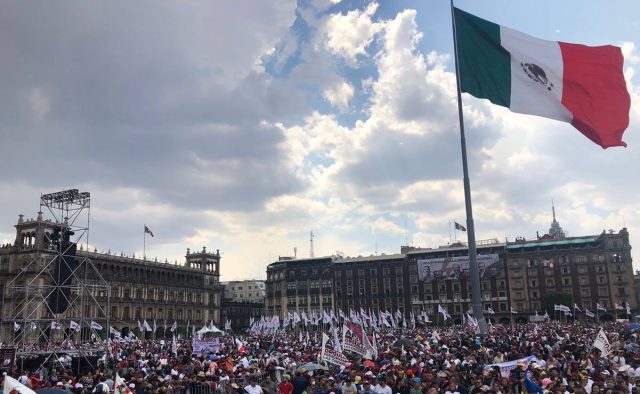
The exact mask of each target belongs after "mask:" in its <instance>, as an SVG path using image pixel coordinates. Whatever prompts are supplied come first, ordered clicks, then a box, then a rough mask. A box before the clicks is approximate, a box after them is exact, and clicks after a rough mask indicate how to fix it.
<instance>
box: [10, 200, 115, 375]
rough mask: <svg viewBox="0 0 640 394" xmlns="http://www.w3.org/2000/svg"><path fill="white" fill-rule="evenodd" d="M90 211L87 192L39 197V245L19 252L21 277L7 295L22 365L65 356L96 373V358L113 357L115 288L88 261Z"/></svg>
mask: <svg viewBox="0 0 640 394" xmlns="http://www.w3.org/2000/svg"><path fill="white" fill-rule="evenodd" d="M90 211H91V196H90V194H89V193H88V192H79V191H78V190H77V189H70V190H64V191H61V192H56V193H50V194H44V195H42V196H41V197H40V212H39V213H38V219H37V220H36V221H34V222H33V226H32V227H31V230H30V232H29V236H30V237H32V238H34V239H35V241H34V242H31V238H30V239H29V242H28V243H25V245H24V247H23V248H22V249H20V252H19V253H20V254H21V255H22V256H18V257H19V258H20V259H21V260H20V261H21V263H20V268H19V271H18V273H17V274H16V275H15V276H14V277H13V278H12V279H11V280H10V281H9V282H8V283H7V286H6V289H5V292H4V293H3V305H5V308H7V307H8V310H7V309H5V311H6V312H8V313H6V312H5V315H4V318H5V320H9V321H10V324H11V325H12V328H13V331H14V335H13V339H12V343H9V346H11V347H14V348H15V349H16V360H17V361H18V360H19V359H20V358H21V357H22V358H24V357H27V356H33V355H40V356H41V357H43V358H44V361H45V362H49V363H53V364H56V363H61V362H62V360H61V358H60V355H61V354H66V355H68V356H70V357H72V358H77V359H79V361H78V369H80V363H83V364H84V365H85V366H87V367H89V368H96V367H97V365H96V364H97V357H96V356H97V355H98V354H100V353H101V352H103V351H104V352H105V354H107V353H108V340H107V339H108V336H109V327H110V325H109V319H110V301H111V286H110V285H109V283H107V282H106V281H105V279H104V278H103V276H102V275H101V273H100V272H98V270H97V268H96V266H95V265H94V264H93V262H92V261H91V259H89V258H88V253H87V252H88V249H89V219H90ZM43 213H44V215H45V216H47V217H50V219H46V220H45V219H44V218H43ZM18 231H20V229H18ZM25 231H26V230H25ZM18 237H20V233H18ZM18 362H19V361H18ZM19 366H20V365H18V367H19Z"/></svg>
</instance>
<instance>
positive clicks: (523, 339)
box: [7, 322, 640, 394]
mask: <svg viewBox="0 0 640 394" xmlns="http://www.w3.org/2000/svg"><path fill="white" fill-rule="evenodd" d="M601 329H603V331H604V333H605V334H606V336H607V337H608V340H609V342H610V344H611V351H610V353H609V354H607V355H606V356H605V355H603V354H602V351H601V350H600V349H598V348H596V347H593V346H592V344H593V342H594V339H595V337H596V335H597V334H598V332H599V331H600V330H601ZM303 333H304V335H303V334H302V333H301V332H300V329H297V330H289V331H286V332H284V331H278V332H276V333H273V334H269V335H237V336H222V337H220V338H219V340H220V349H219V351H218V352H215V353H210V354H194V352H193V350H192V346H191V339H190V338H182V339H178V340H177V342H176V343H175V344H174V343H173V341H172V340H159V339H156V340H130V341H113V342H111V343H110V345H109V354H105V355H103V357H102V359H101V362H100V363H99V364H100V365H99V366H97V367H96V368H93V369H92V370H89V371H84V372H83V373H80V374H79V373H78V372H77V371H75V370H73V369H71V368H70V367H65V366H63V365H61V364H60V363H58V362H50V363H46V364H42V365H39V366H37V368H32V370H20V368H19V365H18V364H19V363H16V364H14V365H13V369H10V370H8V371H7V373H8V374H9V375H10V376H13V377H14V378H16V379H17V380H18V381H19V382H21V383H23V384H25V385H27V386H29V387H31V388H32V389H34V390H38V389H41V388H58V389H60V390H64V391H66V392H67V393H70V394H71V393H73V394H85V393H92V392H93V393H104V394H108V393H109V392H114V391H115V392H116V393H124V392H127V391H128V392H131V393H135V394H143V393H149V394H151V393H167V394H173V393H189V394H209V393H211V394H214V393H221V394H222V393H224V394H521V393H525V392H540V393H553V394H582V393H588V394H620V393H632V394H635V393H637V390H640V346H639V344H638V336H637V334H636V333H635V332H634V330H633V329H632V328H631V325H629V324H626V323H606V324H602V325H598V324H595V323H590V324H589V323H570V324H566V323H558V322H544V323H538V324H518V325H506V326H502V325H494V326H492V327H491V332H490V334H489V335H487V336H484V337H479V336H477V335H476V333H475V332H474V331H473V330H472V329H469V328H468V327H466V326H449V327H435V328H430V327H423V328H415V329H407V328H402V329H392V330H388V331H386V332H379V333H377V334H376V337H373V336H371V337H370V339H371V340H372V341H374V340H375V341H376V343H375V346H376V348H377V350H378V354H377V355H372V356H371V357H368V358H367V357H364V356H360V355H358V354H356V353H350V352H347V351H345V356H347V359H348V362H346V363H342V364H339V365H338V364H331V363H326V362H323V360H321V353H322V333H321V332H320V333H318V332H312V333H309V334H310V335H308V334H307V333H306V332H304V331H303ZM336 337H337V336H336ZM376 338H377V340H376ZM399 339H402V340H401V341H398V340H399ZM338 340H339V339H338ZM239 344H241V346H239ZM328 346H331V341H330V342H329V345H328ZM116 376H117V377H118V378H116ZM119 378H121V379H122V380H119Z"/></svg>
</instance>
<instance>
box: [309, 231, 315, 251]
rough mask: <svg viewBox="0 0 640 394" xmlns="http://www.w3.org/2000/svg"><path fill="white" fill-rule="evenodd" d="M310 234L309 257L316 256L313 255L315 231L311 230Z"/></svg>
mask: <svg viewBox="0 0 640 394" xmlns="http://www.w3.org/2000/svg"><path fill="white" fill-rule="evenodd" d="M309 234H310V236H309V244H310V246H309V257H314V256H313V231H311V232H310V233H309Z"/></svg>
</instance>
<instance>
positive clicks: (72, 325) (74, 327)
mask: <svg viewBox="0 0 640 394" xmlns="http://www.w3.org/2000/svg"><path fill="white" fill-rule="evenodd" d="M69 328H70V329H72V330H74V331H75V332H78V331H80V324H78V323H76V322H74V321H73V320H71V321H70V322H69Z"/></svg>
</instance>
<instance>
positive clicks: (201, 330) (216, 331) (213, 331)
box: [196, 324, 224, 337]
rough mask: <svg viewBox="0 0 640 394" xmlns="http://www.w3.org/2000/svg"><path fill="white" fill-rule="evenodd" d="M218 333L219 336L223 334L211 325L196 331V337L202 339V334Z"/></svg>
mask: <svg viewBox="0 0 640 394" xmlns="http://www.w3.org/2000/svg"><path fill="white" fill-rule="evenodd" d="M209 332H212V333H214V334H215V333H219V334H224V331H222V330H220V329H219V328H218V327H216V326H215V325H213V324H211V325H210V326H206V325H205V326H204V327H202V328H201V329H199V330H198V331H196V334H197V335H198V337H202V336H203V335H204V334H206V333H209Z"/></svg>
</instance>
